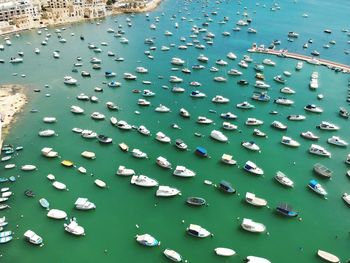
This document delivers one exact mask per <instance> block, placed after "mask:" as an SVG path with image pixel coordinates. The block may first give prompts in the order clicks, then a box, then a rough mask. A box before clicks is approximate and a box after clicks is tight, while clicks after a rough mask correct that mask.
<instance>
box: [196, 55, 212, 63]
mask: <svg viewBox="0 0 350 263" xmlns="http://www.w3.org/2000/svg"><path fill="white" fill-rule="evenodd" d="M197 60H198V61H200V62H208V61H209V58H208V57H206V56H204V55H203V54H200V55H199V56H198V57H197Z"/></svg>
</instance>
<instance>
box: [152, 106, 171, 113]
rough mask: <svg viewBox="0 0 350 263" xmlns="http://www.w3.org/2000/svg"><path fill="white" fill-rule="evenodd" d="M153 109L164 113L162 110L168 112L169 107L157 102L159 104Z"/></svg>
mask: <svg viewBox="0 0 350 263" xmlns="http://www.w3.org/2000/svg"><path fill="white" fill-rule="evenodd" d="M154 111H156V112H161V113H164V112H170V109H169V108H168V107H166V106H164V105H162V104H159V106H158V107H156V108H155V109H154Z"/></svg>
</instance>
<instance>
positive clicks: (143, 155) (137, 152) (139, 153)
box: [131, 149, 148, 159]
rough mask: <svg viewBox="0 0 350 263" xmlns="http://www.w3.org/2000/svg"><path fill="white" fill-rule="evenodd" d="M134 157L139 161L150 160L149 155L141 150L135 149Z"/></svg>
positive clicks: (132, 152)
mask: <svg viewBox="0 0 350 263" xmlns="http://www.w3.org/2000/svg"><path fill="white" fill-rule="evenodd" d="M131 154H132V156H134V157H135V158H139V159H144V158H148V156H147V153H144V152H142V151H140V150H139V149H133V150H132V151H131Z"/></svg>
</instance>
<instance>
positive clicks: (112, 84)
mask: <svg viewBox="0 0 350 263" xmlns="http://www.w3.org/2000/svg"><path fill="white" fill-rule="evenodd" d="M121 85H122V84H121V83H120V82H118V81H115V80H112V81H111V82H108V84H107V86H108V87H111V88H114V87H115V88H117V87H120V86H121Z"/></svg>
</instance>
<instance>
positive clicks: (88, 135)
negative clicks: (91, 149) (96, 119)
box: [81, 130, 97, 139]
mask: <svg viewBox="0 0 350 263" xmlns="http://www.w3.org/2000/svg"><path fill="white" fill-rule="evenodd" d="M81 136H82V137H83V138H87V139H93V138H96V137H97V133H96V132H93V131H91V130H83V131H82V132H81Z"/></svg>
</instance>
